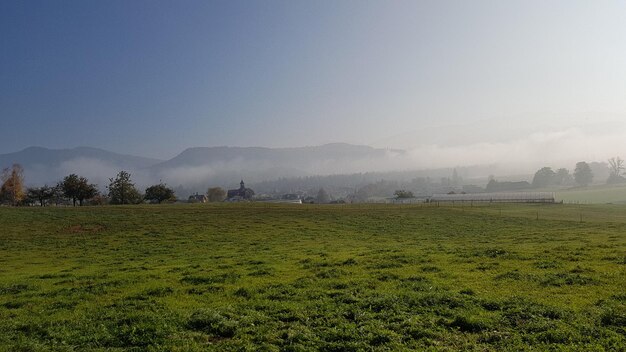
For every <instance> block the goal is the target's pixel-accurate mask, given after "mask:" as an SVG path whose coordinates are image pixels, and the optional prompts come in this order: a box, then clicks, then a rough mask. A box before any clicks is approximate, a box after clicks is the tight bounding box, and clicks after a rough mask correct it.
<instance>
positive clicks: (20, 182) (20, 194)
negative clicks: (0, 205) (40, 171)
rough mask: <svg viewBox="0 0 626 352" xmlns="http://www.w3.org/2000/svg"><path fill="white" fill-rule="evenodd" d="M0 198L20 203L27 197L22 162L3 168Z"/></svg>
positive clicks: (12, 202)
mask: <svg viewBox="0 0 626 352" xmlns="http://www.w3.org/2000/svg"><path fill="white" fill-rule="evenodd" d="M0 179H1V180H2V186H0V199H2V201H5V202H7V203H9V204H11V205H19V204H20V202H21V201H22V200H24V198H25V197H26V194H25V193H24V168H22V166H21V165H20V164H13V166H12V167H10V168H6V169H4V170H2V176H1V177H0Z"/></svg>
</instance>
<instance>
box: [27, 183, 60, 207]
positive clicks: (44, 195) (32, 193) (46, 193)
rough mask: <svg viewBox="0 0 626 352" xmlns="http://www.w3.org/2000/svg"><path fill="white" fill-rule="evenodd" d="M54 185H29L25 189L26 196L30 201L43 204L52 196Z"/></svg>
mask: <svg viewBox="0 0 626 352" xmlns="http://www.w3.org/2000/svg"><path fill="white" fill-rule="evenodd" d="M54 191H55V190H54V187H50V186H48V185H43V186H42V187H30V188H28V189H27V190H26V196H27V198H28V199H30V200H32V201H36V202H39V205H40V206H42V207H43V206H45V205H46V202H47V201H48V200H50V199H52V198H53V197H54Z"/></svg>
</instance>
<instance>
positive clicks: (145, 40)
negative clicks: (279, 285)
mask: <svg viewBox="0 0 626 352" xmlns="http://www.w3.org/2000/svg"><path fill="white" fill-rule="evenodd" d="M625 128H626V2H624V1H571V0H567V1H528V0H525V1H496V0H494V1H423V2H420V1H371V2H370V1H363V0H357V1H337V0H333V1H318V0H316V1H293V0H289V1H265V0H263V1H251V0H250V1H167V2H166V1H154V0H150V1H138V0H133V1H126V0H124V1H87V0H80V1H36V2H34V1H0V153H7V152H12V151H16V150H19V149H22V148H24V147H27V146H30V145H41V146H46V147H54V148H59V147H74V146H79V145H89V146H94V147H101V148H105V149H109V150H112V151H117V152H125V153H132V154H139V155H145V156H153V157H160V158H169V157H172V156H173V155H175V154H177V153H178V152H180V151H181V150H182V149H184V148H186V147H190V146H214V145H239V146H252V145H260V146H302V145H316V144H322V143H328V142H349V143H359V144H369V145H375V146H383V147H402V148H417V149H416V150H427V148H431V149H428V150H431V151H432V148H435V150H436V151H437V150H439V152H442V151H441V149H442V148H443V149H445V148H448V147H450V148H452V149H447V150H444V151H443V152H442V153H447V154H446V155H448V156H451V155H454V153H459V152H460V151H462V148H461V149H458V145H463V144H468V145H472V146H473V148H475V149H476V148H477V150H478V152H480V150H481V147H480V146H481V145H483V144H484V143H487V144H488V146H489V147H490V148H505V147H506V146H505V145H504V144H506V143H508V142H509V141H516V142H515V143H517V144H515V143H514V144H512V145H513V147H514V148H518V147H519V145H525V144H524V143H531V142H532V141H534V140H537V138H539V139H540V140H541V138H544V139H545V138H547V137H546V136H552V135H551V133H552V134H554V133H557V134H558V133H561V134H559V135H557V136H558V138H563V133H565V134H566V135H567V134H568V133H569V135H572V136H575V137H577V138H582V139H581V140H585V141H586V143H589V144H590V146H591V145H595V143H594V142H595V139H593V138H594V137H593V136H594V135H596V136H599V137H598V139H601V140H607V139H606V138H604V135H605V134H610V135H611V136H612V137H611V138H613V139H612V140H613V141H621V140H622V139H621V138H620V137H621V136H624V137H625V138H624V140H626V130H625ZM581 135H582V137H581ZM537 136H539V137H537ZM542 136H543V137H542ZM590 138H591V139H590ZM529 141H530V142H529ZM481 143H482V144H481ZM531 144H532V143H531ZM494 146H495V147H494ZM516 146H517V147H516ZM590 146H585V145H583V146H582V147H581V148H580V149H581V151H583V152H584V151H585V150H589V147H590ZM623 146H624V144H621V145H619V146H616V149H618V150H617V151H616V153H618V152H619V151H620V150H619V148H622V147H623ZM509 147H510V145H509ZM609 147H611V146H609ZM420 148H422V149H420ZM425 148H426V149H425ZM437 148H439V149H437ZM454 148H456V149H454ZM623 151H625V152H626V150H623ZM450 153H452V154H450ZM600 154H602V153H600ZM434 155H437V154H434ZM603 156H604V154H602V155H600V157H603Z"/></svg>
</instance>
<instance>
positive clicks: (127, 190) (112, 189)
mask: <svg viewBox="0 0 626 352" xmlns="http://www.w3.org/2000/svg"><path fill="white" fill-rule="evenodd" d="M109 181H110V182H111V183H109V187H107V188H108V189H109V199H110V201H111V204H138V203H141V201H142V199H143V197H142V196H141V194H140V193H139V191H138V190H137V188H135V184H134V183H133V182H132V181H131V179H130V173H128V172H126V171H123V170H122V171H120V172H119V173H118V174H117V176H116V177H115V178H110V179H109Z"/></svg>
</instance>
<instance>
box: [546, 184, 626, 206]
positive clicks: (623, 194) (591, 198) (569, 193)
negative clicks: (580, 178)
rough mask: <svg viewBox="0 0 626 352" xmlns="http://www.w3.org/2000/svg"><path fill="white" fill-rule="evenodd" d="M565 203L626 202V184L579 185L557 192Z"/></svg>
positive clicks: (559, 198)
mask: <svg viewBox="0 0 626 352" xmlns="http://www.w3.org/2000/svg"><path fill="white" fill-rule="evenodd" d="M556 197H557V199H558V200H563V201H564V202H565V203H590V204H602V203H614V204H626V184H617V185H596V186H589V187H577V188H570V189H565V190H558V191H557V192H556Z"/></svg>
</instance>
